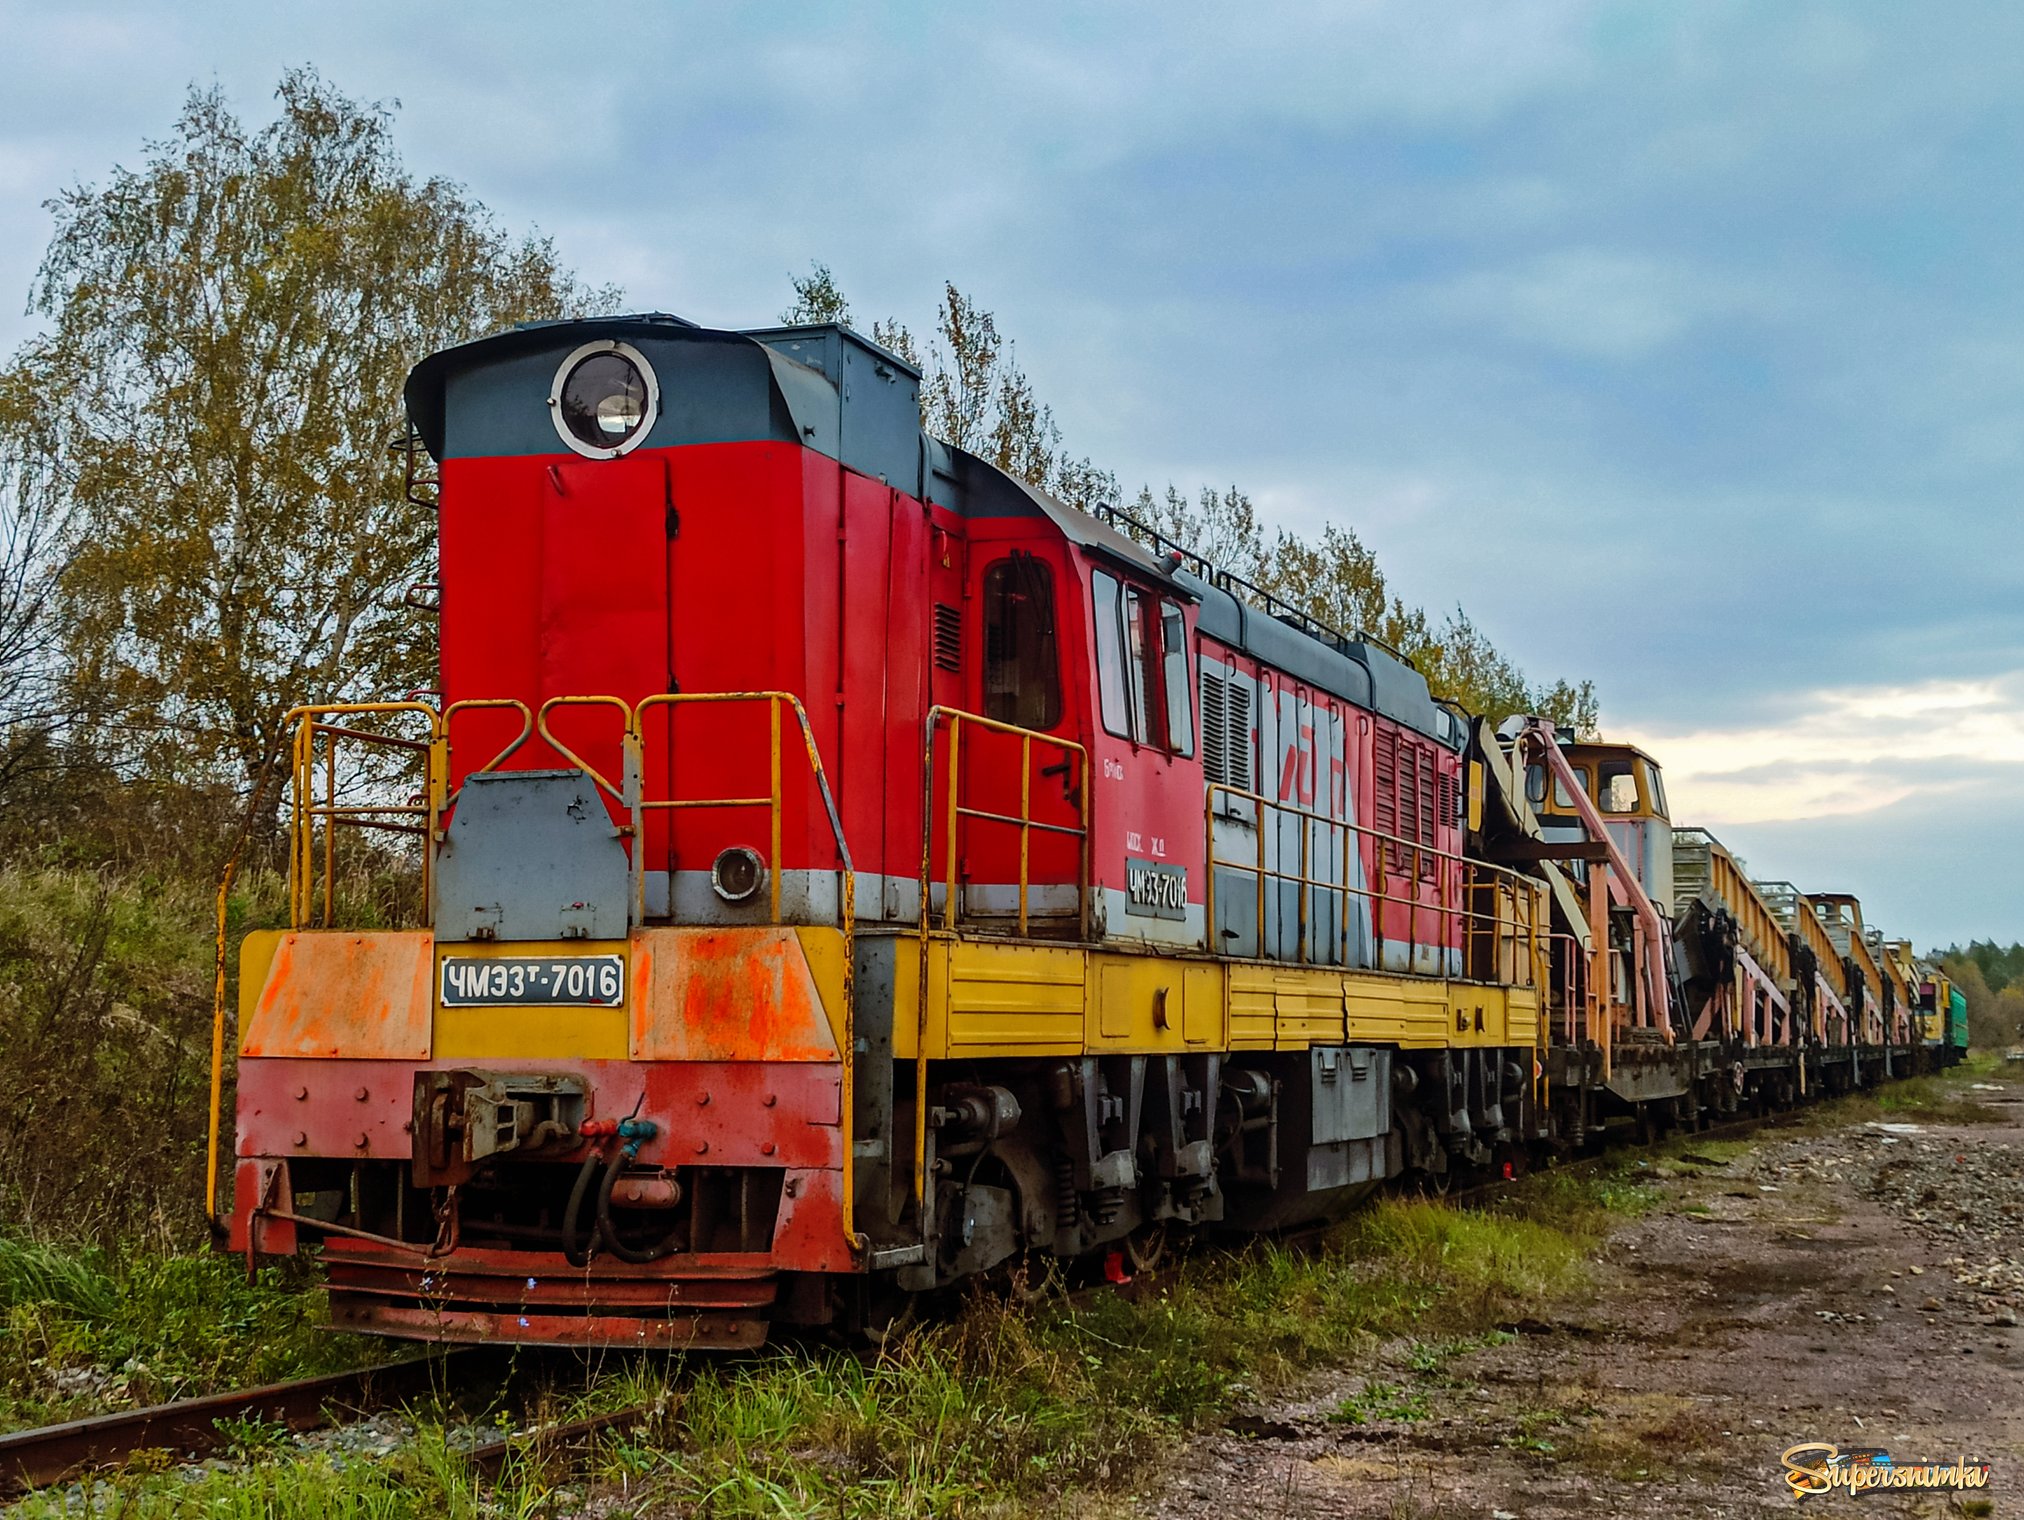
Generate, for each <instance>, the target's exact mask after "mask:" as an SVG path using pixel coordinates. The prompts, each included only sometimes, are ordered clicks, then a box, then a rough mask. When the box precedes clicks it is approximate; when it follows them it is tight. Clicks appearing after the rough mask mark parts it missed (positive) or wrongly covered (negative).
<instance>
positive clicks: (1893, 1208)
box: [1147, 1082, 2024, 1520]
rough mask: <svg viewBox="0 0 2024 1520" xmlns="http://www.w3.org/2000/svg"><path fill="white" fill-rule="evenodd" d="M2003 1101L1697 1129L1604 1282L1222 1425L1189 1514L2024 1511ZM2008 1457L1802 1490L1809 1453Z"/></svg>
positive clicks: (1399, 1352) (2022, 1186) (1984, 1095)
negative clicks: (1884, 1484) (1803, 1446)
mask: <svg viewBox="0 0 2024 1520" xmlns="http://www.w3.org/2000/svg"><path fill="white" fill-rule="evenodd" d="M1966 1096H1968V1097H1970V1098H1972V1099H1974V1100H1977V1101H1980V1102H1982V1103H1986V1104H1988V1105H1989V1106H1990V1109H1991V1110H1992V1113H1993V1121H1994V1122H1984V1123H1975V1124H1960V1125H1954V1124H1947V1125H1918V1126H1905V1125H1891V1124H1881V1123H1875V1122H1871V1123H1863V1124H1855V1125H1851V1126H1847V1127H1843V1128H1839V1129H1834V1130H1831V1131H1827V1132H1823V1133H1814V1134H1791V1135H1781V1134H1779V1133H1777V1132H1769V1133H1768V1134H1767V1135H1766V1136H1763V1137H1760V1139H1759V1140H1758V1141H1757V1142H1756V1143H1754V1144H1753V1145H1751V1146H1749V1147H1743V1146H1727V1147H1721V1146H1708V1147H1705V1150H1706V1152H1707V1154H1701V1153H1697V1152H1695V1151H1694V1150H1693V1148H1692V1147H1691V1145H1689V1146H1688V1147H1687V1148H1686V1151H1685V1153H1684V1154H1682V1155H1679V1156H1678V1157H1677V1158H1676V1159H1674V1160H1671V1161H1661V1162H1660V1163H1658V1164H1657V1165H1656V1166H1654V1167H1653V1168H1652V1169H1651V1170H1652V1175H1653V1176H1654V1177H1656V1178H1657V1179H1658V1185H1659V1187H1660V1190H1661V1191H1660V1199H1661V1201H1660V1203H1659V1205H1658V1206H1657V1207H1656V1208H1654V1209H1652V1210H1650V1211H1648V1212H1646V1213H1645V1214H1643V1215H1642V1216H1641V1217H1639V1218H1637V1219H1636V1220H1635V1221H1634V1222H1632V1223H1630V1224H1628V1225H1627V1226H1626V1227H1625V1228H1624V1229H1623V1230H1622V1231H1621V1232H1619V1233H1618V1234H1617V1235H1616V1236H1614V1237H1613V1238H1612V1240H1611V1242H1610V1244H1609V1246H1608V1247H1607V1249H1606V1251H1605V1252H1604V1255H1603V1259H1602V1260H1601V1261H1600V1262H1599V1263H1598V1268H1597V1272H1596V1287H1595V1290H1594V1293H1593V1296H1592V1298H1590V1299H1589V1300H1587V1301H1584V1302H1581V1303H1576V1304H1562V1305H1558V1306H1555V1307H1553V1308H1552V1309H1550V1310H1545V1311H1542V1312H1541V1314H1540V1316H1539V1317H1538V1318H1536V1319H1531V1320H1527V1321H1524V1322H1521V1323H1519V1324H1517V1325H1514V1326H1513V1327H1511V1330H1510V1331H1509V1332H1507V1333H1504V1334H1501V1335H1497V1336H1493V1337H1489V1338H1487V1340H1486V1341H1484V1342H1480V1343H1477V1344H1474V1345H1469V1346H1462V1347H1454V1346H1440V1345H1427V1344H1424V1343H1415V1344H1407V1343H1400V1344H1396V1345H1392V1346H1388V1347H1386V1348H1384V1350H1383V1352H1382V1353H1381V1355H1380V1358H1379V1365H1378V1366H1376V1367H1375V1368H1373V1367H1372V1366H1370V1365H1365V1366H1363V1367H1360V1368H1358V1369H1356V1370H1355V1371H1353V1372H1347V1371H1346V1372H1344V1373H1341V1374H1337V1375H1332V1376H1330V1377H1328V1378H1325V1379H1322V1380H1320V1381H1318V1382H1317V1383H1316V1384H1315V1385H1314V1386H1312V1387H1310V1388H1309V1389H1308V1390H1306V1392H1305V1393H1304V1395H1303V1396H1302V1397H1301V1398H1299V1399H1298V1400H1297V1401H1292V1402H1288V1403H1285V1404H1281V1405H1276V1406H1271V1407H1266V1408H1262V1409H1258V1410H1255V1411H1251V1412H1248V1413H1247V1415H1246V1416H1245V1417H1242V1418H1240V1419H1239V1420H1237V1421H1233V1422H1232V1427H1231V1428H1230V1429H1228V1430H1226V1431H1224V1432H1221V1433H1218V1434H1216V1435H1214V1436H1211V1437H1209V1438H1207V1439H1206V1440H1204V1441H1203V1442H1201V1443H1200V1444H1199V1446H1198V1448H1197V1449H1196V1450H1195V1451H1194V1452H1192V1453H1191V1454H1190V1460H1188V1461H1187V1462H1186V1463H1185V1464H1184V1466H1183V1469H1182V1471H1183V1473H1184V1474H1185V1475H1184V1476H1183V1477H1181V1478H1180V1479H1179V1480H1178V1481H1177V1483H1176V1485H1175V1486H1174V1487H1173V1488H1172V1489H1171V1490H1170V1491H1169V1492H1168V1493H1167V1494H1165V1495H1164V1496H1163V1497H1161V1498H1160V1499H1159V1500H1158V1501H1156V1502H1155V1503H1153V1504H1150V1505H1148V1506H1147V1508H1148V1510H1149V1512H1150V1513H1151V1514H1153V1515H1156V1516H1158V1517H1161V1520H1207V1517H1215V1520H1235V1517H1238V1516H1310V1515H1311V1516H1322V1515H1326V1516H1384V1517H1387V1520H1406V1517H1427V1520H1432V1517H1446V1516H1457V1517H1459V1516H1472V1517H1481V1520H1493V1517H1496V1520H1510V1517H1517V1520H1548V1517H1560V1516H1593V1515H1628V1516H1653V1517H1657V1516H1665V1517H1675V1516H1708V1517H1722V1516H1754V1515H1762V1514H1791V1513H1793V1512H1794V1510H1795V1508H1797V1509H1799V1510H1800V1511H1801V1512H1802V1513H1813V1514H1825V1515H1832V1514H1835V1513H1843V1514H1856V1515H1861V1516H1864V1517H1875V1516H1885V1515H1892V1516H1895V1515H1932V1516H1939V1515H1946V1514H1952V1515H1960V1514H1970V1515H1973V1514H1980V1515H2018V1516H2024V1329H2020V1328H2019V1327H2018V1321H2019V1319H2020V1316H2024V1085H2020V1084H2018V1083H2016V1082H2003V1083H1998V1084H1985V1085H1983V1086H1982V1087H1981V1088H1979V1089H1972V1090H1969V1091H1968V1092H1967V1093H1966ZM1802 1442H1825V1443H1831V1444H1833V1445H1835V1446H1837V1447H1839V1448H1841V1449H1842V1450H1845V1451H1846V1450H1852V1449H1857V1448H1882V1449H1884V1450H1887V1451H1888V1452H1889V1453H1890V1455H1891V1457H1892V1459H1893V1460H1894V1461H1895V1462H1896V1463H1898V1464H1900V1465H1902V1464H1905V1463H1908V1462H1924V1461H1933V1462H1940V1461H1945V1462H1953V1461H1955V1460H1956V1459H1959V1458H1963V1457H1965V1458H1969V1459H1976V1460H1980V1461H1986V1462H1989V1463H1991V1464H1993V1468H1994V1470H1993V1473H1992V1474H1991V1478H1990V1483H1989V1486H1988V1487H1987V1488H1986V1489H1983V1490H1981V1491H1979V1493H1978V1494H1976V1495H1974V1496H1972V1497H1969V1498H1967V1499H1966V1501H1965V1502H1963V1500H1961V1499H1955V1498H1952V1497H1948V1496H1942V1495H1939V1494H1934V1493H1923V1494H1905V1493H1900V1492H1889V1491H1886V1492H1872V1493H1867V1494H1864V1495H1862V1496H1860V1497H1851V1496H1850V1495H1849V1494H1847V1493H1845V1492H1837V1493H1830V1494H1827V1495H1824V1496H1821V1497H1817V1498H1810V1499H1807V1500H1804V1501H1800V1500H1797V1499H1796V1498H1795V1497H1794V1496H1793V1494H1792V1492H1791V1490H1790V1489H1789V1488H1788V1487H1787V1486H1786V1484H1785V1482H1784V1479H1783V1474H1784V1472H1785V1469H1784V1467H1783V1466H1782V1465H1781V1454H1782V1453H1784V1452H1785V1451H1786V1450H1787V1449H1788V1448H1790V1447H1792V1446H1795V1445H1797V1444H1799V1443H1802Z"/></svg>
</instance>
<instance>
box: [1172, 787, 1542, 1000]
mask: <svg viewBox="0 0 2024 1520" xmlns="http://www.w3.org/2000/svg"><path fill="white" fill-rule="evenodd" d="M1219 797H1222V798H1231V799H1235V800H1238V801H1242V802H1248V803H1250V804H1252V805H1253V806H1255V807H1257V808H1258V809H1260V812H1259V814H1258V817H1257V821H1256V825H1255V827H1254V830H1253V832H1254V834H1255V836H1256V838H1255V858H1254V859H1253V860H1250V861H1244V862H1239V861H1234V860H1229V859H1225V858H1222V857H1219V856H1218V855H1217V854H1216V818H1217V816H1218V814H1217V809H1216V803H1217V799H1218V798H1219ZM1268 808H1269V809H1271V810H1272V811H1274V812H1276V813H1279V814H1281V815H1283V816H1286V817H1291V818H1296V819H1299V820H1301V822H1302V827H1301V830H1300V862H1299V869H1298V870H1294V871H1288V870H1282V869H1277V868H1275V867H1272V866H1268V865H1267V864H1266V859H1265V839H1266V833H1267V830H1266V827H1265V823H1266V820H1265V814H1264V810H1265V809H1268ZM1206 813H1207V834H1208V850H1207V871H1208V881H1207V884H1206V887H1205V890H1204V896H1205V910H1204V911H1205V913H1206V916H1207V920H1208V925H1209V933H1210V936H1211V943H1212V944H1213V943H1214V935H1215V933H1216V922H1217V920H1216V869H1217V867H1218V866H1223V867H1226V868H1228V869H1230V870H1234V871H1237V872H1240V873H1247V874H1250V875H1252V876H1254V877H1255V878H1256V883H1257V886H1256V897H1255V903H1256V922H1255V925H1254V927H1255V940H1254V943H1255V944H1256V945H1257V947H1258V952H1257V953H1258V954H1259V955H1260V956H1261V957H1263V956H1264V943H1265V922H1266V912H1265V900H1266V892H1267V883H1268V882H1273V881H1282V882H1291V883H1296V884H1298V885H1299V887H1300V888H1301V891H1300V894H1299V905H1298V906H1299V922H1298V933H1299V938H1298V941H1297V944H1296V946H1295V952H1296V959H1297V961H1298V962H1299V963H1300V964H1302V965H1305V964H1307V963H1308V958H1309V957H1308V945H1309V938H1310V935H1309V930H1310V925H1309V924H1308V921H1307V905H1308V899H1309V896H1310V893H1311V892H1312V891H1314V890H1316V889H1318V890H1320V891H1324V892H1336V893H1340V894H1341V897H1342V924H1341V933H1342V942H1343V944H1344V946H1345V947H1346V946H1347V945H1348V943H1349V937H1350V907H1351V902H1352V900H1353V899H1358V898H1360V899H1362V900H1363V901H1365V902H1367V903H1371V904H1375V905H1383V904H1387V903H1390V904H1400V905H1403V906H1404V907H1405V908H1406V913H1407V931H1406V932H1407V957H1408V964H1409V965H1410V963H1411V957H1412V955H1413V954H1414V952H1416V951H1417V950H1418V948H1419V943H1420V936H1419V915H1420V914H1422V913H1427V914H1431V915H1433V917H1434V921H1435V923H1436V924H1439V923H1441V922H1443V921H1452V922H1454V923H1456V924H1457V925H1458V926H1460V927H1461V928H1462V929H1463V931H1464V933H1470V932H1476V933H1482V932H1488V933H1490V934H1492V935H1494V936H1495V937H1496V939H1497V941H1498V943H1499V945H1500V946H1501V944H1502V943H1503V942H1504V941H1505V940H1507V939H1509V940H1512V941H1514V942H1522V943H1523V944H1524V946H1525V950H1526V954H1525V956H1524V961H1525V969H1526V974H1527V976H1528V977H1529V981H1514V985H1518V986H1525V985H1538V984H1539V967H1540V964H1541V959H1540V958H1541V953H1542V952H1541V948H1540V944H1539V936H1540V926H1541V920H1542V916H1543V915H1542V911H1541V910H1542V908H1543V907H1544V900H1545V893H1546V886H1545V884H1544V883H1543V882H1539V881H1535V880H1533V879H1532V878H1531V877H1528V876H1524V875H1521V874H1520V873H1518V872H1516V871H1513V870H1511V869H1509V868H1508V867H1504V866H1496V865H1491V864H1489V863H1488V862H1485V861H1479V860H1471V859H1469V858H1468V857H1467V856H1465V855H1460V854H1457V853H1455V852H1453V851H1450V850H1440V849H1436V848H1434V847H1433V846H1432V845H1424V844H1421V843H1419V842H1418V841H1417V840H1411V839H1405V838H1402V837H1400V836H1399V835H1396V834H1388V833H1385V832H1384V831H1383V830H1380V829H1372V828H1366V827H1365V826H1363V825H1362V824H1358V823H1352V822H1350V821H1349V820H1348V819H1345V818H1332V817H1330V816H1329V815H1328V814H1326V813H1318V812H1315V811H1314V810H1313V809H1311V808H1304V807H1300V806H1298V805H1296V804H1293V803H1287V802H1276V801H1274V800H1273V799H1271V798H1269V797H1266V796H1265V795H1263V794H1262V793H1259V792H1252V791H1246V790H1244V789H1243V788H1241V787H1234V786H1226V785H1224V784H1222V783H1220V782H1211V783H1210V784H1209V787H1208V792H1207V802H1206ZM1308 825H1319V826H1321V827H1323V828H1326V829H1328V830H1330V831H1332V832H1333V833H1334V834H1335V835H1336V836H1338V837H1339V838H1340V840H1341V843H1342V847H1343V848H1342V852H1341V853H1342V858H1343V865H1344V879H1343V880H1341V881H1336V880H1333V879H1330V878H1328V877H1320V876H1315V875H1314V874H1313V870H1312V860H1311V855H1312V849H1311V835H1312V829H1311V828H1310V827H1308ZM1360 839H1368V840H1371V841H1373V842H1374V843H1376V844H1377V846H1378V849H1377V851H1376V856H1377V873H1376V879H1375V882H1374V883H1370V884H1366V885H1362V886H1358V885H1355V884H1354V862H1355V861H1356V859H1357V852H1356V850H1355V847H1354V846H1355V843H1356V841H1358V840H1360ZM1394 853H1397V854H1400V855H1402V856H1406V857H1408V858H1409V860H1410V864H1409V867H1408V869H1407V871H1406V872H1405V873H1404V874H1405V875H1406V876H1407V878H1408V880H1409V881H1410V882H1411V883H1412V888H1413V890H1412V893H1411V895H1410V896H1402V895H1400V894H1398V893H1395V892H1393V891H1391V890H1390V881H1389V876H1388V874H1387V871H1386V868H1385V863H1386V860H1387V858H1388V857H1389V856H1391V855H1392V854H1394ZM1429 865H1431V866H1432V871H1431V873H1429V872H1427V871H1426V870H1425V867H1427V866H1429ZM1422 879H1431V880H1433V881H1435V882H1436V883H1438V884H1439V885H1438V887H1437V890H1438V891H1439V893H1440V896H1441V899H1442V900H1441V901H1440V902H1438V903H1426V902H1423V901H1421V900H1420V896H1419V892H1418V886H1419V883H1420V881H1421V880H1422ZM1451 879H1452V882H1453V887H1452V890H1451V889H1450V885H1449V883H1450V880H1451ZM1484 884H1490V885H1493V886H1495V887H1496V889H1497V893H1496V899H1495V901H1496V904H1497V905H1496V907H1495V908H1494V909H1492V910H1491V911H1489V912H1484V911H1482V910H1480V909H1477V908H1475V907H1473V906H1471V904H1472V902H1473V889H1475V888H1478V887H1480V886H1482V885H1484ZM1507 892H1508V894H1509V903H1510V907H1511V913H1510V916H1509V917H1508V918H1507V917H1506V916H1505V914H1504V912H1503V906H1504V902H1505V896H1506V893H1507ZM1521 903H1523V904H1525V905H1526V907H1527V908H1528V909H1529V911H1526V912H1522V913H1521V912H1520V911H1519V908H1520V905H1521ZM1482 926H1487V929H1486V928H1484V927H1482ZM1372 936H1373V939H1374V941H1375V942H1376V945H1377V947H1378V949H1379V951H1380V953H1382V950H1383V945H1384V930H1383V919H1382V915H1381V914H1380V913H1373V914H1372ZM1496 959H1497V963H1498V968H1499V970H1500V971H1501V969H1502V966H1503V960H1504V957H1503V955H1502V953H1501V950H1500V952H1499V953H1498V955H1497V957H1496ZM1513 975H1514V977H1515V976H1516V975H1517V966H1516V965H1515V964H1514V967H1513Z"/></svg>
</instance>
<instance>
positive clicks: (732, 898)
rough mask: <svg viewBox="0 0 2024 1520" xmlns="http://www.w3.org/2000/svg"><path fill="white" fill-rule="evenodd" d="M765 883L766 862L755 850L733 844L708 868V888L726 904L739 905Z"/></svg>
mask: <svg viewBox="0 0 2024 1520" xmlns="http://www.w3.org/2000/svg"><path fill="white" fill-rule="evenodd" d="M765 882H766V862H765V861H763V860H761V859H760V858H759V852H758V851H757V850H748V849H746V848H745V846H743V845H741V844H734V845H732V846H731V848H730V849H728V850H726V851H724V852H723V853H722V854H721V855H719V856H718V857H717V859H716V861H715V863H714V864H712V865H711V867H710V886H711V888H712V889H713V890H714V891H715V892H716V894H717V895H718V896H719V897H721V898H723V899H724V901H725V902H727V903H741V902H744V901H745V900H746V899H748V898H749V897H751V896H752V895H753V894H754V893H755V892H757V891H758V890H759V888H760V887H762V886H763V885H765Z"/></svg>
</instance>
